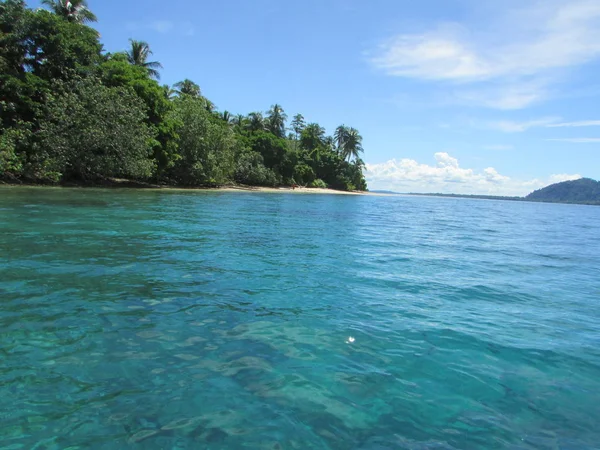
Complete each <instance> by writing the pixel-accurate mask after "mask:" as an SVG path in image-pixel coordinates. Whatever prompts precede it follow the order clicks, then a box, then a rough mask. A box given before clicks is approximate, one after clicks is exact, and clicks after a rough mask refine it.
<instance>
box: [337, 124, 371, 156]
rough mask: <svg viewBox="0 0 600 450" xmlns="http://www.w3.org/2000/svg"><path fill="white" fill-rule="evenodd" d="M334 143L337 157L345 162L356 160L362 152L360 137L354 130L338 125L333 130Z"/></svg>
mask: <svg viewBox="0 0 600 450" xmlns="http://www.w3.org/2000/svg"><path fill="white" fill-rule="evenodd" d="M334 137H335V142H336V144H337V151H338V153H339V155H340V156H341V157H342V158H343V159H345V160H348V161H350V160H352V159H355V160H358V159H359V156H360V153H362V152H363V151H364V149H363V146H362V140H363V138H362V136H361V135H360V133H359V132H358V130H357V129H356V128H352V127H347V126H345V125H340V126H339V127H337V128H336V130H335V135H334Z"/></svg>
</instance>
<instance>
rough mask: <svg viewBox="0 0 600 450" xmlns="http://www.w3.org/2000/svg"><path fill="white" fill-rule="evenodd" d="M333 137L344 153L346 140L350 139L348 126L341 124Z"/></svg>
mask: <svg viewBox="0 0 600 450" xmlns="http://www.w3.org/2000/svg"><path fill="white" fill-rule="evenodd" d="M333 137H334V138H335V143H336V145H337V149H338V151H339V152H340V153H342V151H343V149H344V147H345V145H346V141H347V140H348V127H347V126H346V125H340V126H339V127H337V128H336V129H335V134H334V135H333Z"/></svg>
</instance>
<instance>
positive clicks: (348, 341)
mask: <svg viewBox="0 0 600 450" xmlns="http://www.w3.org/2000/svg"><path fill="white" fill-rule="evenodd" d="M355 340H356V339H354V338H353V337H352V336H350V337H349V338H348V340H347V341H346V344H352V343H353V342H354V341H355Z"/></svg>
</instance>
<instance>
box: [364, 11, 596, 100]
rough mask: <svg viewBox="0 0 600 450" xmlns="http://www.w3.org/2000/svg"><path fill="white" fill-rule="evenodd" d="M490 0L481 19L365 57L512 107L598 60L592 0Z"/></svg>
mask: <svg viewBox="0 0 600 450" xmlns="http://www.w3.org/2000/svg"><path fill="white" fill-rule="evenodd" d="M497 5H498V7H497V9H495V10H494V11H493V13H492V14H490V17H493V18H492V19H490V20H489V21H488V22H484V23H474V24H470V25H469V24H457V23H442V24H437V25H436V26H434V27H432V28H430V29H426V30H423V31H422V32H421V33H414V34H399V35H396V36H393V37H391V38H390V39H388V40H387V41H385V42H383V43H382V44H381V45H380V46H379V48H378V49H377V50H376V51H375V52H373V53H372V54H371V57H370V59H369V60H370V62H371V63H372V64H373V66H375V67H376V68H378V69H380V70H382V71H383V72H384V73H386V74H388V75H391V76H399V77H410V78H417V79H421V80H426V81H427V80H428V81H442V82H453V83H455V84H460V86H459V87H455V89H456V90H457V92H458V96H459V97H462V98H464V99H465V100H467V101H471V102H473V103H474V104H478V105H482V106H487V107H491V108H499V109H519V108H523V107H526V106H528V105H531V104H533V103H535V102H538V101H541V100H544V99H545V98H547V97H548V96H549V95H550V90H551V86H552V85H553V84H554V83H557V82H559V81H560V80H561V79H562V76H563V75H564V70H565V69H569V68H572V67H575V66H579V65H582V64H585V63H587V62H590V61H592V60H595V59H597V58H598V57H600V2H598V1H597V0H570V1H569V2H565V1H561V0H546V1H543V2H542V1H535V2H526V3H524V4H521V6H520V7H514V8H513V7H508V6H507V5H505V4H504V3H502V2H501V3H497ZM465 85H469V86H471V87H469V86H467V88H465Z"/></svg>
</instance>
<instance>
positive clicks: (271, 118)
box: [267, 104, 287, 138]
mask: <svg viewBox="0 0 600 450" xmlns="http://www.w3.org/2000/svg"><path fill="white" fill-rule="evenodd" d="M286 120H287V114H286V113H285V112H284V111H283V108H282V107H281V105H278V104H274V105H273V106H271V109H270V110H269V111H268V112H267V128H268V129H269V131H270V132H271V133H273V134H274V135H275V136H277V137H280V138H283V137H285V121H286Z"/></svg>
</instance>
